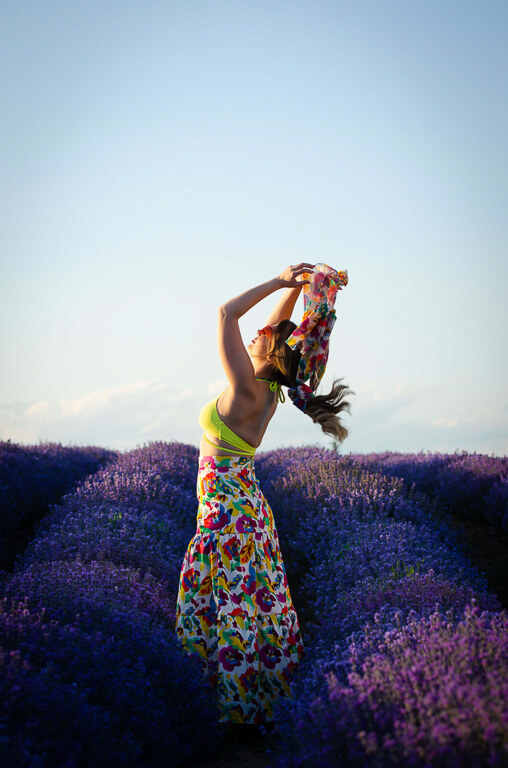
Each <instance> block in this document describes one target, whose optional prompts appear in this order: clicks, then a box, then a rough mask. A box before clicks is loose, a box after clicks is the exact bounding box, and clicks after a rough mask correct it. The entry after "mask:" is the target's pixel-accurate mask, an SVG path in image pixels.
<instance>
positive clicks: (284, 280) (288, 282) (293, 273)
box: [277, 261, 315, 288]
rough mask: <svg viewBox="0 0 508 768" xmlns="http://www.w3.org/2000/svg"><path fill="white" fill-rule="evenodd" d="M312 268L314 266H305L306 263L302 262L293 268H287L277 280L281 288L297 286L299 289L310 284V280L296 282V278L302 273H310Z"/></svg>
mask: <svg viewBox="0 0 508 768" xmlns="http://www.w3.org/2000/svg"><path fill="white" fill-rule="evenodd" d="M314 266H315V265H314V264H307V262H303V261H302V263H301V264H297V265H296V266H295V267H287V268H286V269H285V270H284V271H283V272H281V273H280V275H279V276H278V278H277V280H278V281H279V282H280V284H281V288H283V287H288V288H296V287H297V286H298V287H299V286H301V285H306V284H308V283H310V280H297V279H296V278H297V277H298V276H299V275H303V274H304V272H311V271H312V270H313V269H314Z"/></svg>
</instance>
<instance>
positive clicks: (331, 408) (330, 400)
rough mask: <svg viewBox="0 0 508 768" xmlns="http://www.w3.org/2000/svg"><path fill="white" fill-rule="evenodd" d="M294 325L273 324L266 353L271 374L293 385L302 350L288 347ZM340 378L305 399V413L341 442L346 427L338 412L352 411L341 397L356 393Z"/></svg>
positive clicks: (288, 323)
mask: <svg viewBox="0 0 508 768" xmlns="http://www.w3.org/2000/svg"><path fill="white" fill-rule="evenodd" d="M295 328H296V325H295V323H293V322H292V321H291V320H281V321H280V323H277V325H274V326H273V330H272V335H271V337H270V343H269V346H268V352H267V354H268V355H271V356H272V361H271V362H272V371H273V373H272V375H273V377H274V378H275V379H276V381H278V382H279V384H284V386H286V387H289V388H291V387H294V386H295V385H296V375H297V373H298V364H299V362H300V359H301V354H300V352H299V351H298V350H297V349H291V347H289V346H288V345H287V344H286V339H287V338H289V336H290V335H291V334H292V333H293V331H294V330H295ZM341 381H342V379H334V381H333V384H332V388H331V390H330V392H329V393H328V394H327V395H314V397H311V398H310V399H309V400H308V401H307V405H306V407H305V413H306V414H307V416H310V418H311V419H312V421H314V422H315V423H316V424H319V426H320V427H321V429H322V430H323V432H324V433H325V434H327V435H331V436H332V437H334V438H335V439H336V440H338V441H339V442H340V443H342V442H344V440H345V439H346V437H347V436H348V434H349V430H348V429H347V428H346V427H345V426H344V425H343V424H342V423H341V421H340V418H339V416H338V414H339V413H341V411H347V412H348V413H351V403H349V402H348V401H347V400H344V397H345V396H346V395H348V394H352V395H354V394H356V393H355V392H353V390H351V389H349V387H348V386H347V385H346V384H341V383H340V382H341Z"/></svg>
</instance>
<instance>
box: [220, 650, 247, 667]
mask: <svg viewBox="0 0 508 768" xmlns="http://www.w3.org/2000/svg"><path fill="white" fill-rule="evenodd" d="M242 661H243V653H242V652H241V651H240V650H238V648H232V647H231V646H224V647H223V648H221V649H220V651H219V664H221V665H222V666H223V667H224V669H225V670H226V671H227V672H231V671H232V670H233V669H234V668H235V667H238V666H240V664H241V663H242Z"/></svg>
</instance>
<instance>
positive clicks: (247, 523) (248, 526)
mask: <svg viewBox="0 0 508 768" xmlns="http://www.w3.org/2000/svg"><path fill="white" fill-rule="evenodd" d="M236 530H237V531H239V532H240V533H253V531H254V530H255V524H254V520H252V518H250V517H247V515H241V516H240V517H239V518H238V520H237V521H236Z"/></svg>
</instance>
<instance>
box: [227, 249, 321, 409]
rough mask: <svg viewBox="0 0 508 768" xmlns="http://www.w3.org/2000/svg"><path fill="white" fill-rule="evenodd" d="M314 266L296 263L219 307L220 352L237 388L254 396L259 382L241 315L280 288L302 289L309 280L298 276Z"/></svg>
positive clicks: (228, 374)
mask: <svg viewBox="0 0 508 768" xmlns="http://www.w3.org/2000/svg"><path fill="white" fill-rule="evenodd" d="M312 266H313V265H312V264H303V263H302V264H298V265H297V266H295V267H287V269H285V270H284V271H283V272H281V274H280V275H279V276H278V277H275V278H273V279H272V280H267V281H266V282H265V283H261V284H260V285H257V286H256V287H255V288H250V289H249V290H248V291H245V292H244V293H241V294H240V295H239V296H236V297H235V298H234V299H230V300H229V301H226V302H225V303H224V304H222V305H221V306H220V307H219V322H218V334H217V335H218V346H219V356H220V360H221V363H222V367H223V368H224V371H225V373H226V376H227V378H228V381H229V382H230V384H231V386H232V387H233V388H234V389H235V390H237V391H241V392H243V393H244V394H246V395H248V396H250V395H251V394H252V393H253V391H254V387H255V382H256V377H255V373H254V367H253V365H252V361H251V359H250V357H249V353H248V352H247V350H246V348H245V346H244V343H243V340H242V335H241V333H240V328H239V325H238V319H239V318H240V317H242V315H244V314H245V313H246V312H247V311H248V310H249V309H251V308H252V307H253V306H255V305H256V304H258V303H259V302H260V301H261V300H262V299H264V298H266V296H269V295H270V294H271V293H273V292H274V291H277V290H278V289H279V288H285V287H288V288H295V287H296V288H298V289H300V288H301V285H303V284H304V283H305V282H309V281H308V280H307V281H303V282H302V283H300V281H298V280H296V278H297V277H298V275H301V274H303V273H304V272H306V271H308V269H309V267H312ZM295 301H296V299H295Z"/></svg>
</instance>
